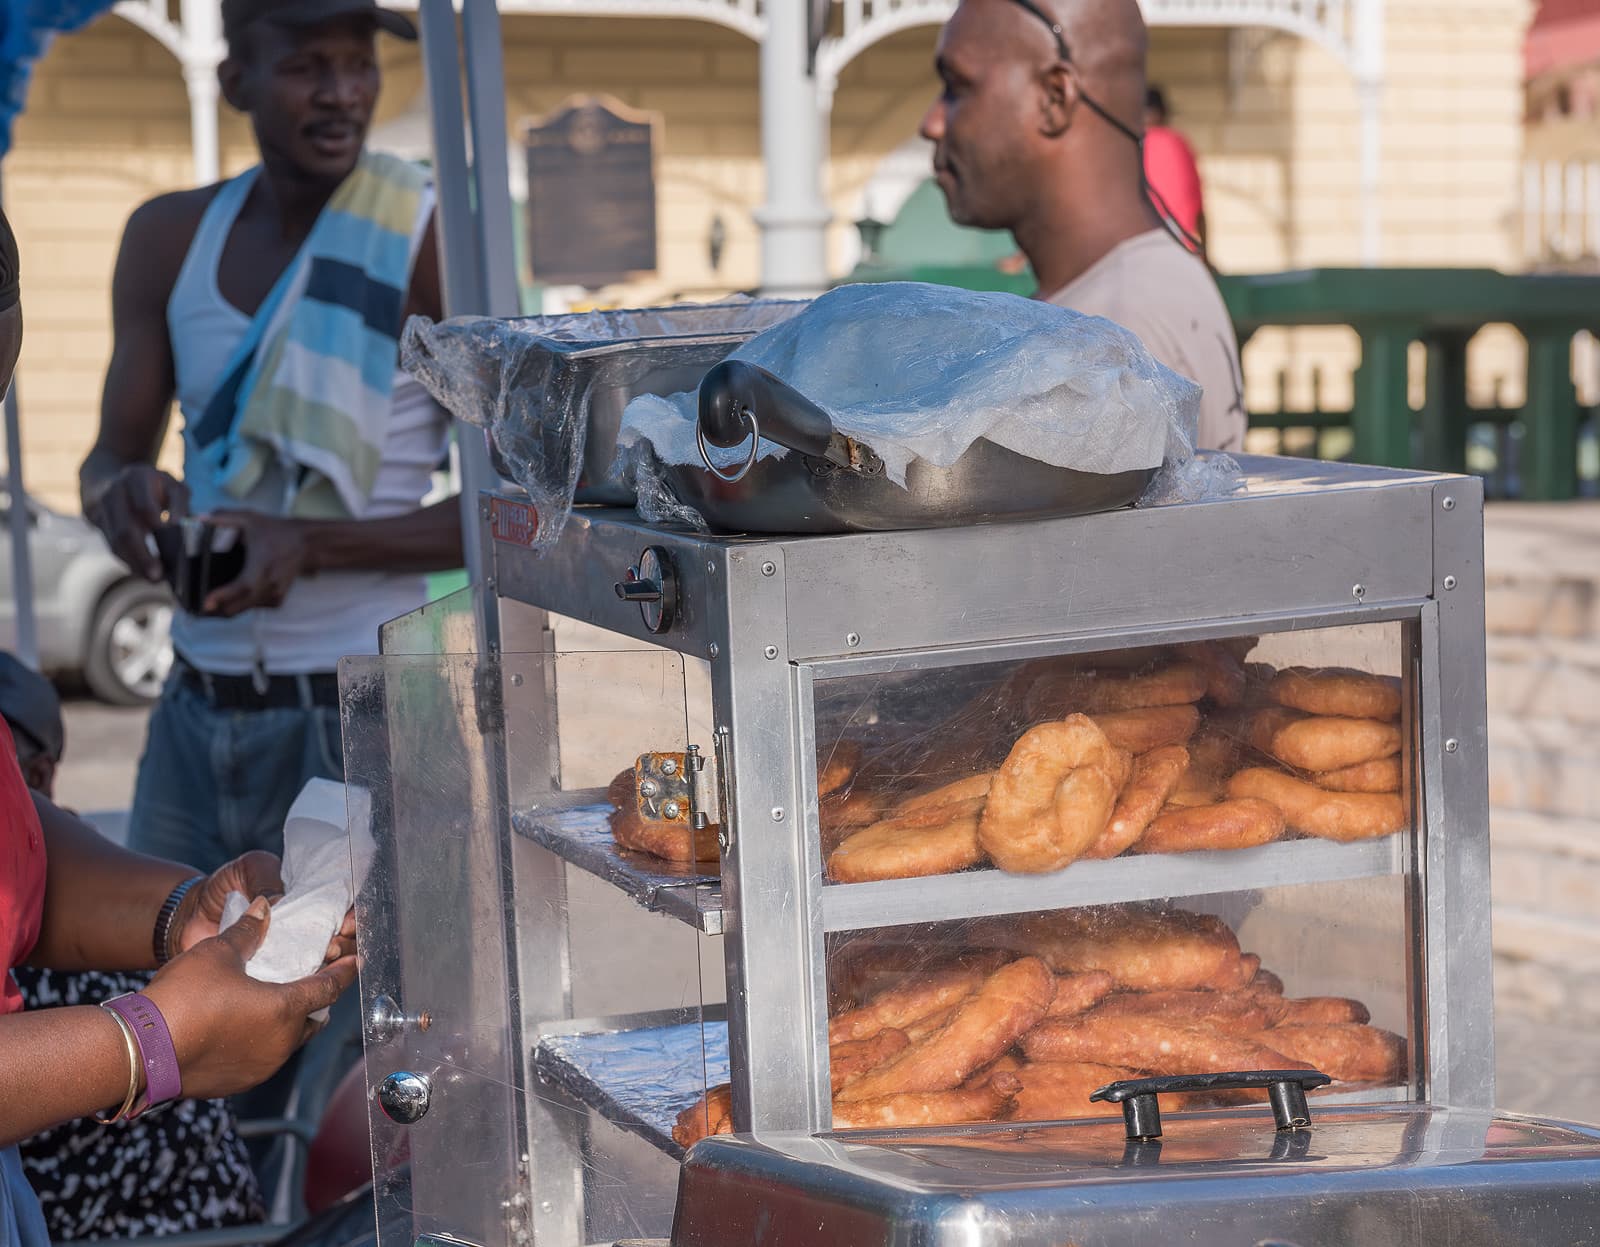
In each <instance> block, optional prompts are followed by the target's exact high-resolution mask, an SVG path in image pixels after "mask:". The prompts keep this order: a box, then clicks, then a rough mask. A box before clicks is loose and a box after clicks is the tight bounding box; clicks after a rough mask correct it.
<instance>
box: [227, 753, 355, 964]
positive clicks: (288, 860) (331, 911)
mask: <svg viewBox="0 0 1600 1247" xmlns="http://www.w3.org/2000/svg"><path fill="white" fill-rule="evenodd" d="M347 807H348V808H347ZM370 813H371V801H370V796H369V794H368V793H367V791H366V790H365V789H363V788H348V789H347V788H346V786H345V785H344V784H340V783H335V782H334V781H333V780H328V779H314V780H312V781H311V782H310V783H308V784H307V785H306V786H305V788H304V789H303V790H302V791H301V793H300V795H299V796H298V797H296V798H295V803H294V805H293V806H291V807H290V810H289V817H288V820H287V821H286V822H285V823H284V826H283V885H284V895H283V899H282V900H280V901H279V902H278V903H277V904H276V905H274V906H273V907H272V922H271V925H269V926H268V928H267V935H266V938H265V939H264V940H262V941H261V947H260V948H258V949H257V950H256V953H255V956H253V957H252V958H251V959H250V963H249V965H248V966H247V967H246V970H247V972H248V973H249V975H250V977H251V978H253V979H258V980H260V981H261V982H263V983H292V982H294V981H295V980H296V979H303V978H305V977H306V976H307V975H308V974H315V973H316V971H317V970H318V968H319V967H321V965H322V959H323V955H324V954H325V953H326V952H327V950H328V943H329V941H330V940H332V939H333V937H334V935H335V934H336V933H337V932H338V930H339V927H340V926H341V925H342V924H343V922H344V916H345V914H346V913H347V912H349V909H350V906H351V903H352V901H353V900H354V896H355V889H354V887H353V885H352V883H351V878H352V871H354V873H355V874H356V875H359V876H360V877H362V878H365V877H366V873H367V869H368V867H369V866H370V863H371V860H372V836H371V831H370V829H369V828H368V826H367V824H368V822H369V820H370ZM347 818H348V821H347ZM352 828H354V831H355V834H354V836H353V837H352V835H351V829H352ZM249 906H250V898H248V897H246V896H245V895H244V894H243V893H241V892H232V893H229V895H228V898H227V900H226V902H225V903H224V904H223V907H222V924H221V925H222V930H224V931H225V930H227V929H228V928H229V927H231V926H232V925H233V924H234V923H236V922H237V921H239V918H240V917H241V916H242V915H243V914H244V912H245V910H246V909H248V908H249Z"/></svg>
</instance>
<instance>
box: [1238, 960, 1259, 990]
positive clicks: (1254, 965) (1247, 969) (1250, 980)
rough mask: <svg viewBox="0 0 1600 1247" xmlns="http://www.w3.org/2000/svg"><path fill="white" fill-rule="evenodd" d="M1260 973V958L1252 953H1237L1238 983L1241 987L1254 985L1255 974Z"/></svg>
mask: <svg viewBox="0 0 1600 1247" xmlns="http://www.w3.org/2000/svg"><path fill="white" fill-rule="evenodd" d="M1260 973H1261V958H1260V957H1258V956H1256V955H1255V954H1254V953H1240V954H1239V985H1240V986H1241V987H1254V986H1255V981H1256V976H1257V975H1258V974H1260Z"/></svg>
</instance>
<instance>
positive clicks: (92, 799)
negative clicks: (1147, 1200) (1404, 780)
mask: <svg viewBox="0 0 1600 1247" xmlns="http://www.w3.org/2000/svg"><path fill="white" fill-rule="evenodd" d="M66 714H67V757H66V762H65V764H64V765H63V767H62V772H61V776H60V779H59V781H58V796H59V797H60V799H61V801H62V803H63V804H65V805H69V806H73V807H74V808H76V809H78V810H81V811H83V812H84V813H85V814H88V815H90V816H91V817H92V818H93V819H94V821H95V822H96V824H97V825H99V826H101V828H102V830H105V831H107V832H108V833H110V834H113V835H115V834H117V833H118V832H119V830H120V826H119V822H118V819H117V817H116V813H117V812H119V811H122V810H125V809H126V808H127V804H128V801H129V798H130V797H131V796H132V793H133V775H134V770H135V768H136V767H137V765H138V759H139V750H140V748H141V747H142V745H143V741H144V718H145V716H144V713H143V712H142V711H137V710H116V709H112V708H109V707H106V706H101V705H99V704H97V703H95V702H92V701H87V700H74V701H71V702H69V703H68V704H67V709H66ZM1495 1037H1496V1052H1497V1056H1498V1062H1497V1063H1498V1066H1499V1070H1498V1098H1499V1101H1500V1105H1501V1107H1503V1108H1505V1109H1509V1110H1512V1111H1515V1112H1522V1113H1534V1114H1541V1115H1545V1116H1553V1117H1564V1118H1567V1119H1569V1120H1580V1121H1591V1122H1600V1058H1597V1057H1596V1055H1595V1053H1596V1050H1595V1046H1594V1036H1593V1033H1592V1032H1590V1031H1584V1030H1580V1029H1577V1028H1563V1027H1561V1026H1559V1025H1557V1024H1553V1023H1550V1022H1547V1021H1541V1020H1538V1019H1534V1018H1529V1017H1526V1016H1519V1015H1517V1014H1514V1013H1511V1012H1510V1011H1509V1010H1507V1009H1504V1008H1502V1009H1501V1010H1500V1013H1499V1015H1498V1016H1497V1018H1496V1020H1495Z"/></svg>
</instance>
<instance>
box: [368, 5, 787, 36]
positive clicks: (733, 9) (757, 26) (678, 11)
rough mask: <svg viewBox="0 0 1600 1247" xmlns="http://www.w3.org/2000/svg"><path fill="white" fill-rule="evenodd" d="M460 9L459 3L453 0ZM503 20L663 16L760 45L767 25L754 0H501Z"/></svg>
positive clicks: (412, 7) (411, 7) (405, 8)
mask: <svg viewBox="0 0 1600 1247" xmlns="http://www.w3.org/2000/svg"><path fill="white" fill-rule="evenodd" d="M383 7H384V8H386V9H396V10H400V11H415V9H416V7H417V0H383ZM455 7H456V8H457V9H458V10H459V9H460V8H461V0H455ZM498 7H499V10H500V14H501V16H503V17H517V16H522V15H527V14H533V15H541V16H545V17H652V18H654V17H663V18H679V19H681V20H687V21H702V22H712V23H714V24H716V25H718V26H726V27H728V28H729V29H730V30H735V31H738V32H739V33H740V34H742V35H744V36H745V37H746V38H748V39H751V40H753V41H754V42H757V43H759V42H760V41H761V37H762V33H763V31H764V30H765V28H766V23H765V21H764V20H763V19H762V17H761V16H760V14H759V13H758V12H757V11H756V5H755V4H754V3H753V0H500V3H499V5H498Z"/></svg>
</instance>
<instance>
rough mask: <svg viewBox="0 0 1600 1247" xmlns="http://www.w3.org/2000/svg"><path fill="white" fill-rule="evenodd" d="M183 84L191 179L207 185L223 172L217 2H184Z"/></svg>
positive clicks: (198, 0) (221, 47) (221, 51)
mask: <svg viewBox="0 0 1600 1247" xmlns="http://www.w3.org/2000/svg"><path fill="white" fill-rule="evenodd" d="M181 12H182V20H183V43H182V52H181V54H180V55H181V59H182V61H183V85H184V87H185V88H186V89H187V90H188V92H189V136H190V144H191V146H192V147H193V149H194V177H195V181H196V183H198V184H199V185H201V186H209V185H210V184H211V183H212V182H215V181H216V180H217V179H218V178H219V177H220V176H221V173H222V157H221V151H220V147H219V144H218V139H217V103H218V101H219V100H220V98H221V95H222V89H221V88H220V87H219V86H218V85H217V66H218V65H220V64H221V63H222V58H223V55H224V54H225V52H226V49H225V48H224V46H223V43H222V7H221V5H220V4H218V3H217V0H183V3H182V5H181Z"/></svg>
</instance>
